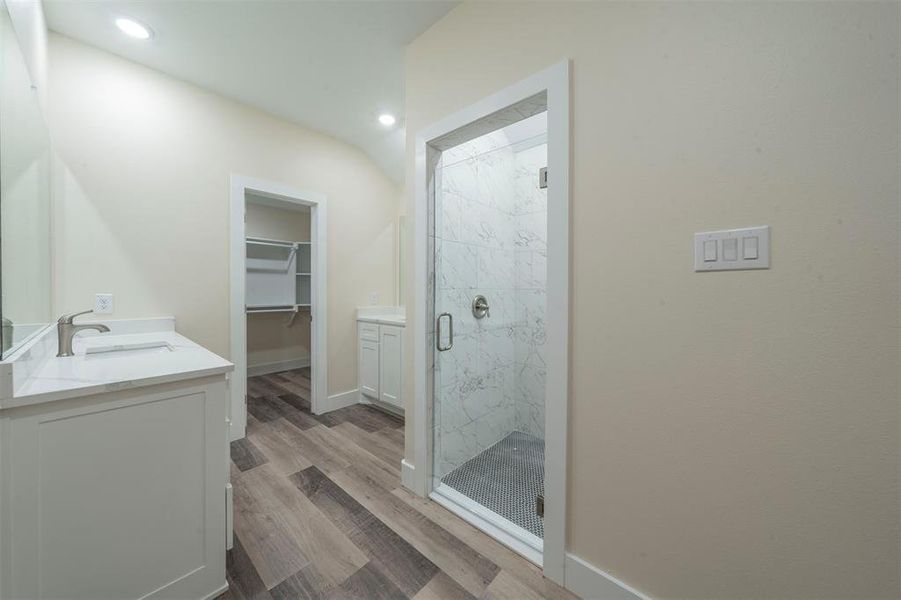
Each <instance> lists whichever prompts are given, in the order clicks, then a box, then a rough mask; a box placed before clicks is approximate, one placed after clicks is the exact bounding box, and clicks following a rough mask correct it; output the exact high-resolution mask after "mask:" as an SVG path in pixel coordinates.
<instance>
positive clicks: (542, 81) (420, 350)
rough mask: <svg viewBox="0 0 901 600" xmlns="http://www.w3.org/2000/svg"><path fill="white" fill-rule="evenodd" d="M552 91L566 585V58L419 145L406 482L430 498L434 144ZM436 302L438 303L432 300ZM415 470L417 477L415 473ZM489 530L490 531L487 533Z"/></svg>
mask: <svg viewBox="0 0 901 600" xmlns="http://www.w3.org/2000/svg"><path fill="white" fill-rule="evenodd" d="M541 93H546V94H547V115H548V117H547V138H548V162H547V166H548V173H549V174H550V177H549V179H550V184H549V185H548V188H547V190H548V197H547V227H548V233H547V357H548V359H547V378H546V386H545V481H544V486H545V513H544V550H543V558H542V568H543V570H544V575H545V576H546V577H547V578H548V579H550V580H552V581H554V582H556V583H558V584H560V585H565V564H566V475H567V439H568V426H567V424H568V414H569V410H568V408H569V407H568V405H569V328H570V324H569V303H570V301H569V292H570V143H571V142H570V135H571V132H570V120H571V116H570V113H571V106H570V62H569V60H564V61H562V62H560V63H558V64H556V65H553V66H551V67H549V68H547V69H545V70H544V71H541V72H539V73H536V74H535V75H532V76H530V77H528V78H526V79H524V80H522V81H519V82H518V83H515V84H513V85H511V86H508V87H506V88H505V89H503V90H501V91H499V92H497V93H496V94H493V95H491V96H489V97H487V98H484V99H483V100H481V101H479V102H477V103H475V104H473V105H471V106H468V107H466V108H464V109H462V110H460V111H458V112H456V113H454V114H452V115H449V116H447V117H445V118H444V119H441V120H440V121H438V122H436V123H434V124H432V125H430V126H428V127H426V128H424V129H422V130H421V131H420V132H419V133H418V134H417V135H416V142H415V144H416V145H415V149H414V150H415V157H414V158H415V180H414V187H415V190H414V191H415V202H416V204H415V205H416V213H415V224H414V227H415V239H414V252H415V255H414V258H415V262H414V270H415V277H414V281H415V293H414V309H415V310H414V315H413V317H414V319H413V320H412V322H411V324H412V325H413V334H414V335H413V338H414V339H413V346H414V369H413V376H414V394H413V396H414V399H413V408H414V412H413V427H414V447H413V457H414V460H415V463H414V465H412V469H411V465H409V464H406V461H404V462H405V464H404V465H403V467H404V470H405V471H406V472H405V473H404V480H405V481H411V480H412V487H413V491H415V492H416V493H418V494H419V495H421V496H428V495H429V494H430V493H431V492H432V490H433V488H432V484H433V479H432V459H433V456H432V452H433V443H432V442H433V431H432V424H433V419H432V408H433V403H434V397H433V393H434V390H433V389H429V387H430V386H429V383H430V381H432V380H431V378H430V373H429V371H428V370H429V369H430V365H431V360H430V358H429V357H430V356H432V354H431V353H432V348H431V347H430V345H431V341H432V338H431V334H432V332H433V331H434V323H433V322H432V318H431V317H432V311H430V310H429V305H428V302H429V297H430V294H429V293H428V289H427V288H428V286H429V283H430V282H429V267H428V262H429V260H432V259H433V256H431V255H430V252H429V241H428V237H429V214H430V209H429V206H430V203H432V202H433V201H434V186H433V185H432V184H433V178H434V164H431V162H430V160H429V158H430V155H433V154H434V152H435V151H436V150H435V149H434V148H432V147H430V144H431V143H432V142H434V141H436V140H438V139H439V138H441V137H442V136H445V135H447V134H450V133H452V132H455V131H457V130H459V129H461V128H463V127H466V126H467V125H470V124H472V123H474V122H477V121H480V120H482V119H486V118H487V117H489V116H491V115H493V114H495V113H498V112H500V111H502V110H504V109H506V108H509V107H512V106H514V105H516V104H517V103H519V102H521V101H523V100H526V99H528V98H532V97H533V96H535V95H537V94H541ZM433 299H434V298H433ZM411 470H412V472H410V471H411ZM486 533H489V534H491V533H492V532H490V531H488V530H486Z"/></svg>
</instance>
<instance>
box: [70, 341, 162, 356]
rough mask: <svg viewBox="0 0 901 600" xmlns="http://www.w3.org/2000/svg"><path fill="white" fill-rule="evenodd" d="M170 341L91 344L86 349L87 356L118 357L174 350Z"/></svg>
mask: <svg viewBox="0 0 901 600" xmlns="http://www.w3.org/2000/svg"><path fill="white" fill-rule="evenodd" d="M174 351H175V349H174V348H173V347H172V346H171V345H170V344H169V343H168V342H139V343H134V344H110V345H109V346H91V347H89V348H87V349H85V351H84V357H85V358H118V357H125V356H127V357H133V356H143V355H147V354H162V353H166V352H174Z"/></svg>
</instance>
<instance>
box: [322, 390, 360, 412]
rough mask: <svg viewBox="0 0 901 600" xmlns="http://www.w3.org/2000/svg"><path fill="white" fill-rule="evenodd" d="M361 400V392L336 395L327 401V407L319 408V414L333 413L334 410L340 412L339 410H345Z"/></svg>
mask: <svg viewBox="0 0 901 600" xmlns="http://www.w3.org/2000/svg"><path fill="white" fill-rule="evenodd" d="M359 400H360V390H358V389H355V390H348V391H346V392H341V393H340V394H335V395H333V396H329V397H328V398H327V399H326V401H325V404H326V405H325V406H320V407H319V414H320V415H321V414H323V413H327V412H331V411H333V410H338V409H339V408H344V407H346V406H351V405H352V404H357V402H359Z"/></svg>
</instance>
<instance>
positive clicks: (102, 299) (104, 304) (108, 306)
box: [94, 294, 113, 315]
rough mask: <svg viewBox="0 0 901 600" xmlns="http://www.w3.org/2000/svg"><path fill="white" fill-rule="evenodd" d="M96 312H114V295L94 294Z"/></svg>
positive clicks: (104, 313)
mask: <svg viewBox="0 0 901 600" xmlns="http://www.w3.org/2000/svg"><path fill="white" fill-rule="evenodd" d="M94 312H95V313H97V314H98V315H108V314H110V313H111V312H113V295H112V294H94Z"/></svg>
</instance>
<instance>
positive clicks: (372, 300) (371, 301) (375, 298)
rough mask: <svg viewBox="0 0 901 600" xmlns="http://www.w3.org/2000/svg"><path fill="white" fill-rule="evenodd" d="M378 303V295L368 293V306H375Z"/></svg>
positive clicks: (376, 293)
mask: <svg viewBox="0 0 901 600" xmlns="http://www.w3.org/2000/svg"><path fill="white" fill-rule="evenodd" d="M378 303H379V293H378V292H369V304H371V305H372V306H377V305H378Z"/></svg>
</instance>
